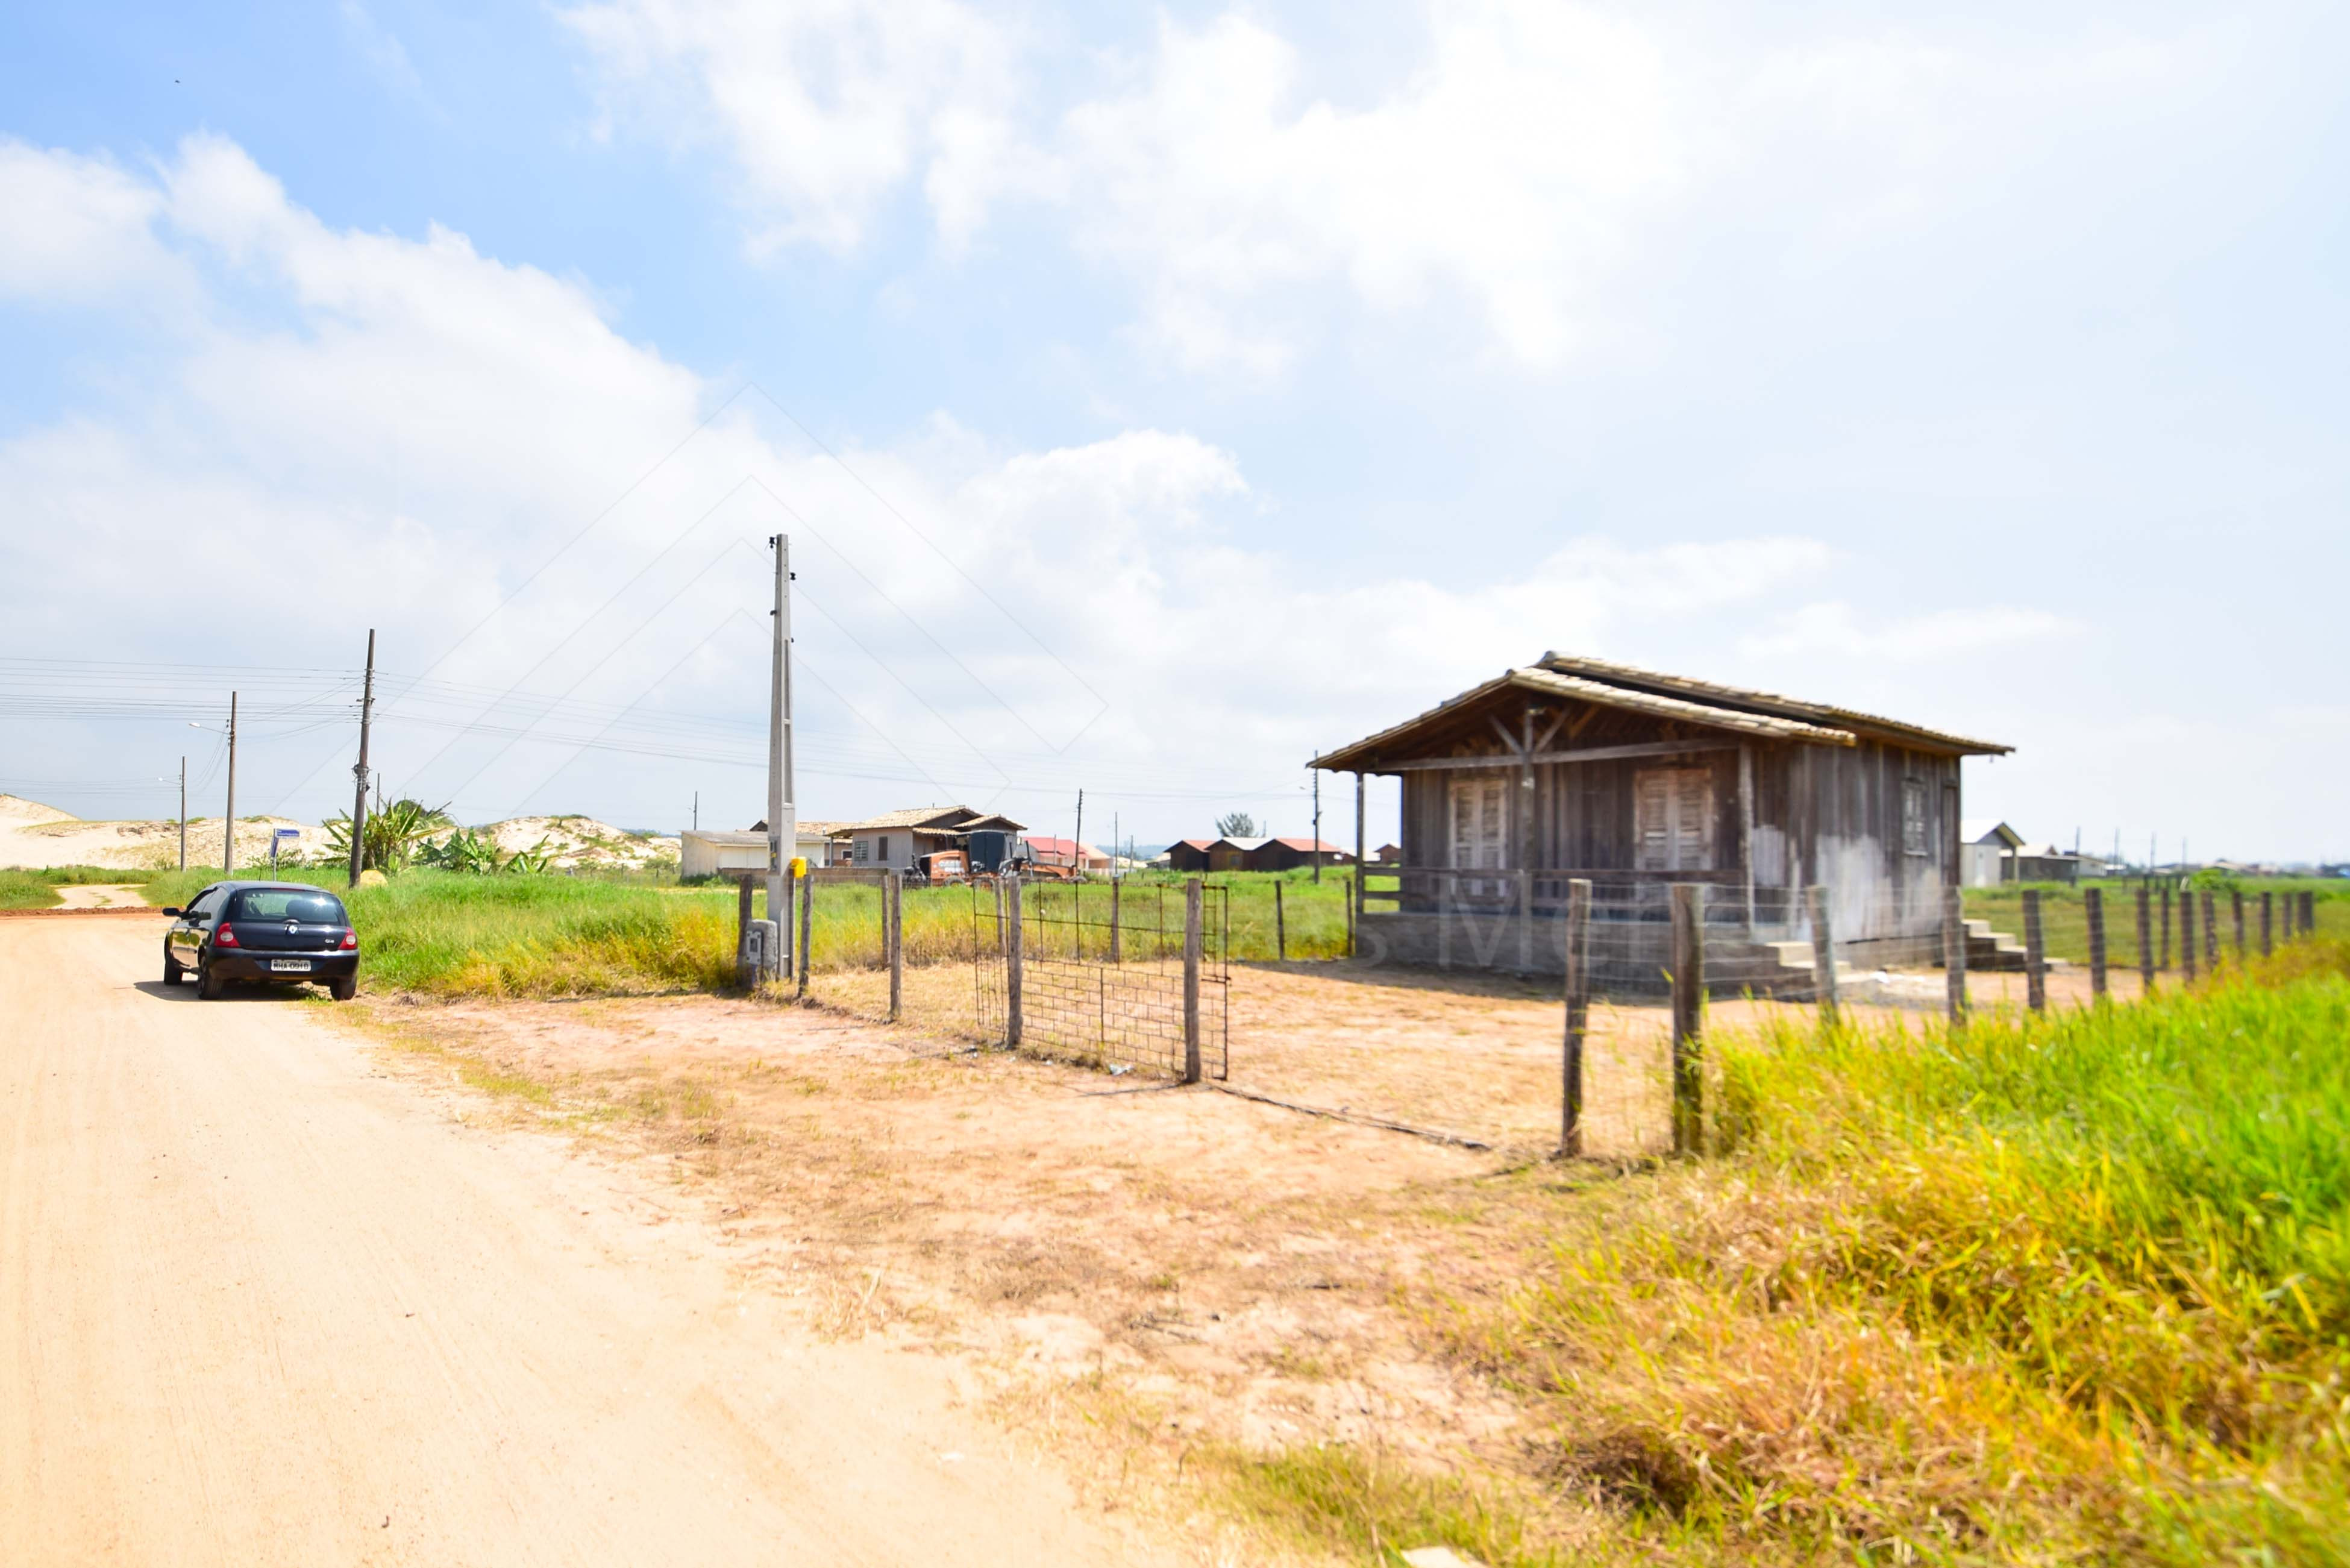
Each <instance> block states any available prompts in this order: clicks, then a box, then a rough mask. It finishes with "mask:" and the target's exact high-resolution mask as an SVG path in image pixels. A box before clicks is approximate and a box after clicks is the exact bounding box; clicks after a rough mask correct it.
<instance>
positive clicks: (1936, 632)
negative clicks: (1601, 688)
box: [1739, 599, 2079, 664]
mask: <svg viewBox="0 0 2350 1568" xmlns="http://www.w3.org/2000/svg"><path fill="white" fill-rule="evenodd" d="M2078 630H2079V628H2078V627H2077V626H2075V625H2074V622H2072V621H2071V620H2068V619H2067V618H2064V617H2063V616H2060V615H2056V614H2054V613H2053V612H2051V611H2048V610H2043V609H2036V608H2032V607H2024V606H2016V605H1983V606H1980V607H1968V608H1964V609H1943V610H1932V611H1929V612H1927V613H1925V614H1922V615H1910V616H1894V617H1891V618H1882V619H1879V620H1877V622H1876V623H1875V624H1873V625H1872V624H1870V623H1869V622H1867V621H1866V620H1865V619H1864V618H1862V616H1861V614H1860V612H1858V611H1857V610H1856V609H1854V608H1853V607H1852V606H1850V605H1849V604H1846V603H1845V602H1843V601H1842V600H1839V599H1830V600H1825V601H1822V602H1819V603H1816V604H1808V605H1804V606H1803V607H1801V608H1799V609H1796V610H1794V611H1792V612H1790V613H1789V614H1787V615H1785V616H1783V617H1782V618H1780V620H1779V622H1778V624H1777V625H1776V626H1775V627H1774V628H1773V629H1771V630H1770V631H1767V632H1764V633H1762V634H1760V635H1757V636H1754V637H1749V638H1744V639H1741V640H1740V642H1739V649H1740V651H1741V652H1742V653H1744V654H1746V655H1748V656H1750V657H1753V658H1765V659H1770V658H1787V657H1792V656H1798V655H1826V656H1830V657H1833V658H1837V659H1869V660H1877V661H1891V662H1895V663H1904V664H1907V663H1915V662H1918V661H1920V660H1924V659H1950V658H1955V657H1958V656H1960V655H1965V654H1973V653H1986V652H1990V651H1991V650H1993V649H2004V648H2014V647H2019V646H2022V645H2024V644H2028V643H2035V642H2043V641H2046V640H2048V639H2054V638H2062V637H2068V636H2071V635H2073V634H2074V633H2075V632H2076V631H2078Z"/></svg>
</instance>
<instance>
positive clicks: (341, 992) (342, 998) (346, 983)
mask: <svg viewBox="0 0 2350 1568" xmlns="http://www.w3.org/2000/svg"><path fill="white" fill-rule="evenodd" d="M327 993H328V995H330V996H332V997H333V998H334V999H335V1000H336V1001H337V1002H348V1001H349V1000H350V999H351V998H352V997H354V996H357V995H358V994H359V976H357V975H353V976H351V977H350V978H349V979H348V980H334V981H328V982H327Z"/></svg>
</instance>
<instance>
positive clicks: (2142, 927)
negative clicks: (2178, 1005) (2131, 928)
mask: <svg viewBox="0 0 2350 1568" xmlns="http://www.w3.org/2000/svg"><path fill="white" fill-rule="evenodd" d="M2137 990H2138V994H2139V995H2140V996H2152V995H2153V994H2154V891H2153V889H2151V888H2148V887H2147V886H2146V885H2145V884H2144V883H2142V882H2141V883H2140V884H2138V889H2137Z"/></svg>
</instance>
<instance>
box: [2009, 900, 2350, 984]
mask: <svg viewBox="0 0 2350 1568" xmlns="http://www.w3.org/2000/svg"><path fill="white" fill-rule="evenodd" d="M2090 886H2093V887H2097V888H2102V889H2103V890H2104V893H2105V905H2106V956H2107V958H2108V960H2109V961H2111V962H2112V963H2114V964H2115V965H2116V966H2119V967H2125V968H2129V969H2136V968H2137V966H2138V949H2137V889H2138V884H2137V882H2134V881H2120V880H2116V881H2107V882H2099V883H2093V884H2090ZM2238 888H2239V889H2240V890H2241V892H2242V893H2243V895H2244V903H2245V911H2244V928H2245V946H2246V949H2247V950H2257V949H2258V947H2259V944H2260V898H2261V895H2262V893H2263V892H2268V893H2272V894H2274V895H2275V897H2276V904H2277V906H2278V907H2277V909H2276V912H2275V916H2274V919H2275V920H2276V922H2277V927H2278V930H2279V931H2280V933H2281V932H2282V922H2283V919H2284V910H2283V909H2282V905H2283V902H2284V900H2285V898H2288V897H2290V896H2294V895H2298V894H2300V893H2303V892H2309V893H2313V894H2314V895H2315V898H2314V906H2315V908H2314V914H2315V917H2316V920H2317V934H2318V935H2319V936H2321V937H2350V880H2345V879H2344V878H2340V877H2245V878H2243V879H2242V880H2241V882H2240V883H2239V884H2238ZM2034 890H2036V891H2037V892H2038V893H2039V894H2040V896H2041V919H2042V924H2043V930H2044V933H2045V940H2046V942H2047V947H2048V956H2049V957H2050V958H2055V959H2064V960H2065V961H2068V962H2072V963H2086V962H2088V961H2089V916H2088V907H2087V904H2086V902H2085V900H2084V899H2083V898H2082V894H2083V892H2084V891H2085V888H2079V887H2074V886H2071V885H2069V884H2063V883H2045V884H2039V885H2036V886H2035V888H2034ZM2024 891H2025V889H2024V888H2022V887H2020V886H2012V885H2011V886H2007V887H2001V888H1968V889H1967V890H1966V905H1967V914H1968V916H1969V917H1970V919H1980V920H1989V921H1990V922H1991V926H1992V927H1993V929H1997V930H2001V931H2004V932H2006V933H2007V934H2008V935H2009V936H2012V937H2014V938H2015V939H2016V940H2019V941H2021V940H2022V938H2023V894H2024ZM2196 898H2197V903H2196V909H2197V910H2198V913H2197V916H2196V919H2197V921H2198V925H2197V940H2198V942H2200V941H2201V925H2200V921H2201V919H2202V916H2201V913H2200V910H2201V909H2202V903H2201V893H2200V891H2198V893H2197V895H2196ZM2212 904H2213V910H2214V912H2215V913H2216V914H2217V915H2218V916H2219V919H2220V949H2221V951H2222V953H2223V955H2224V956H2227V957H2230V958H2232V957H2233V953H2234V945H2235V919H2234V906H2233V902H2232V900H2231V899H2230V897H2229V890H2228V889H2225V888H2221V889H2215V890H2214V892H2213V894H2212ZM2177 905H2178V894H2177V893H2174V894H2173V895H2172V921H2173V924H2172V927H2171V939H2170V942H2169V945H2168V954H2169V958H2170V963H2169V969H2170V970H2173V971H2175V970H2177V969H2178V967H2179V965H2180V961H2181V955H2180V953H2179V928H2178V924H2177V922H2178V919H2179V917H2178V913H2177ZM2161 909H2162V906H2161V894H2160V893H2159V892H2157V893H2156V894H2155V898H2154V901H2153V903H2152V906H2151V908H2150V909H2149V912H2148V919H2147V927H2148V929H2147V935H2148V937H2149V938H2150V939H2151V940H2152V941H2153V944H2154V948H2155V956H2156V959H2157V961H2160V959H2161V957H2162V955H2163V953H2164V951H2165V947H2164V943H2163V940H2162V924H2161V921H2162V913H2161ZM2198 961H2199V962H2200V961H2201V950H2200V948H2199V950H2198Z"/></svg>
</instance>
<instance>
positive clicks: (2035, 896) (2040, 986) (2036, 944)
mask: <svg viewBox="0 0 2350 1568" xmlns="http://www.w3.org/2000/svg"><path fill="white" fill-rule="evenodd" d="M2023 998H2024V1002H2026V1004H2027V1005H2029V1006H2030V1007H2031V1009H2032V1011H2033V1012H2047V1011H2048V930H2047V920H2046V916H2045V913H2044V911H2043V909H2041V907H2040V889H2039V888H2025V889H2024V890H2023Z"/></svg>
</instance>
